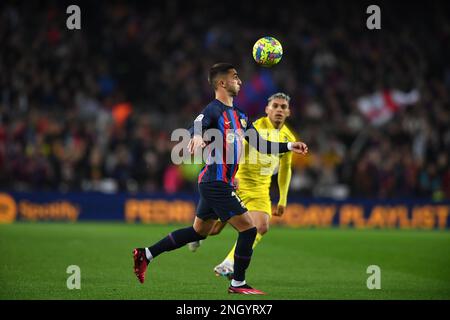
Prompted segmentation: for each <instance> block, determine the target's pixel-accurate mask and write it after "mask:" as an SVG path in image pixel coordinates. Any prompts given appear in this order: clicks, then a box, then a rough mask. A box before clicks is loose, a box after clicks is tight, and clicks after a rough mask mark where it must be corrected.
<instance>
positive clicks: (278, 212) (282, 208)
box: [272, 205, 286, 217]
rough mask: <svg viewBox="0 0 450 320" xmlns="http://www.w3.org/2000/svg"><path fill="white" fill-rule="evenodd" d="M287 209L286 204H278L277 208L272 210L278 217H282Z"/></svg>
mask: <svg viewBox="0 0 450 320" xmlns="http://www.w3.org/2000/svg"><path fill="white" fill-rule="evenodd" d="M285 210H286V207H285V206H281V205H278V207H277V210H275V211H274V212H272V214H273V215H274V216H276V217H281V216H282V215H283V214H284V211H285Z"/></svg>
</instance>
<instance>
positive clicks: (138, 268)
mask: <svg viewBox="0 0 450 320" xmlns="http://www.w3.org/2000/svg"><path fill="white" fill-rule="evenodd" d="M133 260H134V274H135V275H136V277H137V278H138V280H139V282H140V283H144V281H145V271H147V266H148V263H149V262H150V261H149V260H148V259H147V257H146V256H145V249H142V248H136V249H134V250H133Z"/></svg>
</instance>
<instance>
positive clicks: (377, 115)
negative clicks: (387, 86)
mask: <svg viewBox="0 0 450 320" xmlns="http://www.w3.org/2000/svg"><path fill="white" fill-rule="evenodd" d="M417 101H419V92H418V91H417V90H412V91H411V92H402V91H400V90H385V91H378V92H375V93H374V94H371V95H368V96H363V97H360V98H359V99H358V101H357V105H358V109H359V111H361V112H362V113H363V114H364V115H365V116H366V117H367V118H368V119H369V121H370V123H371V124H373V125H376V126H379V125H382V124H384V123H386V122H387V121H389V120H390V119H391V118H392V117H393V116H394V114H395V113H396V112H398V111H400V110H402V109H403V108H404V107H406V106H408V105H411V104H414V103H416V102H417Z"/></svg>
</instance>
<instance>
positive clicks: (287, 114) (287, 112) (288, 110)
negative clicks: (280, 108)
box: [286, 107, 291, 118]
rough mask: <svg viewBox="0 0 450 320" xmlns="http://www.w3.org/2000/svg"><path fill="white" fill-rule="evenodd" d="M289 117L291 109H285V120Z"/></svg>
mask: <svg viewBox="0 0 450 320" xmlns="http://www.w3.org/2000/svg"><path fill="white" fill-rule="evenodd" d="M290 115H291V108H289V107H288V108H287V109H286V118H287V117H289V116H290Z"/></svg>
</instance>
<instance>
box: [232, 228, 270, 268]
mask: <svg viewBox="0 0 450 320" xmlns="http://www.w3.org/2000/svg"><path fill="white" fill-rule="evenodd" d="M261 239H262V235H261V234H259V233H257V234H256V237H255V242H253V247H252V248H253V249H255V247H256V245H257V244H258V243H259V242H260V241H261ZM234 250H236V243H235V244H234V246H233V249H231V251H230V252H229V253H228V255H227V257H226V258H225V260H228V261H230V262H234Z"/></svg>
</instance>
